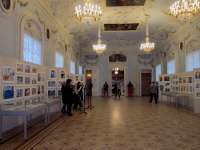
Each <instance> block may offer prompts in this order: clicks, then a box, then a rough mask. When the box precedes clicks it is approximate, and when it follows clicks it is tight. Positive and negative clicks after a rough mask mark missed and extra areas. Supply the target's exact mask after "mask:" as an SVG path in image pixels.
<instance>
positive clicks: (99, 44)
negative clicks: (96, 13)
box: [92, 24, 107, 54]
mask: <svg viewBox="0 0 200 150" xmlns="http://www.w3.org/2000/svg"><path fill="white" fill-rule="evenodd" d="M92 47H93V50H94V51H95V52H96V53H97V54H102V53H103V52H104V51H105V50H106V48H107V45H106V44H103V43H102V41H101V28H100V24H99V26H98V41H97V44H94V45H93V46H92Z"/></svg>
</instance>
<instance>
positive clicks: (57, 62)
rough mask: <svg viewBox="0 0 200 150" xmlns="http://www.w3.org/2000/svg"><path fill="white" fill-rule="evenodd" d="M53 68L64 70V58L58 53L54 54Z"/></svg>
mask: <svg viewBox="0 0 200 150" xmlns="http://www.w3.org/2000/svg"><path fill="white" fill-rule="evenodd" d="M55 66H56V67H57V68H64V56H63V55H62V54H61V53H60V52H56V55H55Z"/></svg>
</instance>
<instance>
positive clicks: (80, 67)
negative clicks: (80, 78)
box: [79, 66, 83, 75]
mask: <svg viewBox="0 0 200 150" xmlns="http://www.w3.org/2000/svg"><path fill="white" fill-rule="evenodd" d="M79 75H83V67H82V66H79Z"/></svg>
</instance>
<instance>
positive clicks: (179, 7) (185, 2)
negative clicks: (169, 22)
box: [169, 0, 200, 21]
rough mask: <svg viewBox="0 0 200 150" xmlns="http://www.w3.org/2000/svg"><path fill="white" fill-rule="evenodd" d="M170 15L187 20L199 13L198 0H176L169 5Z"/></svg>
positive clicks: (199, 1)
mask: <svg viewBox="0 0 200 150" xmlns="http://www.w3.org/2000/svg"><path fill="white" fill-rule="evenodd" d="M169 13H170V15H172V16H174V17H176V18H179V19H180V20H184V21H186V20H188V19H190V18H191V17H192V16H195V15H196V14H198V13H200V0H177V1H175V2H174V3H173V4H172V5H171V6H170V11H169Z"/></svg>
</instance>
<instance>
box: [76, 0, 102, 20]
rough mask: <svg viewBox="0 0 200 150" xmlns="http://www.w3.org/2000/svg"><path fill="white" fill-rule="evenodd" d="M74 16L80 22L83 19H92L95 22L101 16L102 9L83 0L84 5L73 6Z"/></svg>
mask: <svg viewBox="0 0 200 150" xmlns="http://www.w3.org/2000/svg"><path fill="white" fill-rule="evenodd" d="M75 16H76V18H77V19H78V20H80V21H82V19H83V18H93V19H94V20H95V21H97V20H100V18H101V16H102V9H101V7H100V6H99V5H98V4H93V3H91V2H90V0H84V4H78V5H77V6H75Z"/></svg>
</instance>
